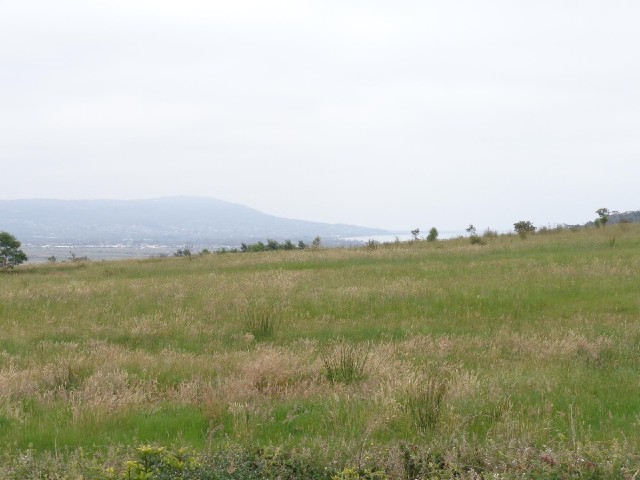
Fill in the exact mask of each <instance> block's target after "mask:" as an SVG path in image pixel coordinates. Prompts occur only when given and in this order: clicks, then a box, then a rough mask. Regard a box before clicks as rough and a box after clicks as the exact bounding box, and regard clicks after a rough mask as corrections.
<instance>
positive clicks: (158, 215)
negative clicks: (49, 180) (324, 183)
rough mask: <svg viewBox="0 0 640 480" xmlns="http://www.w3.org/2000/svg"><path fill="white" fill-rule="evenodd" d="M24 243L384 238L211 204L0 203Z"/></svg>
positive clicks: (0, 214) (3, 226)
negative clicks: (317, 236) (367, 236)
mask: <svg viewBox="0 0 640 480" xmlns="http://www.w3.org/2000/svg"><path fill="white" fill-rule="evenodd" d="M2 230H5V231H8V232H10V233H12V234H13V235H15V236H16V237H18V238H19V239H20V240H21V241H22V242H27V243H34V244H43V243H48V242H73V243H100V242H128V243H143V242H170V243H175V242H194V243H201V242H213V243H226V244H233V243H237V244H239V243H240V242H247V241H253V240H257V239H261V240H264V239H267V238H273V239H275V240H281V239H291V240H299V239H302V240H306V239H310V238H313V237H315V236H316V235H320V236H321V237H322V238H323V239H327V240H329V239H332V238H333V239H337V238H344V237H351V236H366V235H384V234H388V233H389V232H388V231H386V230H380V229H375V228H366V227H359V226H355V225H344V224H327V223H318V222H309V221H304V220H291V219H286V218H281V217H276V216H273V215H268V214H266V213H263V212H260V211H258V210H255V209H253V208H249V207H247V206H244V205H239V204H235V203H230V202H225V201H222V200H217V199H215V198H199V197H166V198H155V199H147V200H0V231H2Z"/></svg>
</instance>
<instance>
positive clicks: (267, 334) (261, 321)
mask: <svg viewBox="0 0 640 480" xmlns="http://www.w3.org/2000/svg"><path fill="white" fill-rule="evenodd" d="M279 314H280V309H279V308H278V306H277V305H275V304H273V303H271V302H269V301H261V302H251V303H249V304H248V305H247V306H246V307H245V308H244V309H243V311H242V320H243V323H244V327H245V329H246V331H247V332H248V333H250V334H251V335H253V336H254V337H255V339H256V340H264V339H267V338H271V337H272V336H273V334H274V332H275V329H276V325H277V323H278V316H279Z"/></svg>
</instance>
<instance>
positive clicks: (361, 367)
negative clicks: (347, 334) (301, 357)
mask: <svg viewBox="0 0 640 480" xmlns="http://www.w3.org/2000/svg"><path fill="white" fill-rule="evenodd" d="M370 350H371V344H370V343H366V344H364V345H358V344H355V343H349V342H346V341H344V340H341V341H339V342H337V343H336V344H334V345H333V346H332V348H330V349H329V351H328V352H326V353H325V355H324V357H323V359H322V361H323V363H324V369H325V377H326V378H327V380H329V381H330V382H332V383H347V384H348V383H353V382H355V381H357V380H360V379H362V378H364V376H365V365H366V364H367V360H368V358H369V352H370Z"/></svg>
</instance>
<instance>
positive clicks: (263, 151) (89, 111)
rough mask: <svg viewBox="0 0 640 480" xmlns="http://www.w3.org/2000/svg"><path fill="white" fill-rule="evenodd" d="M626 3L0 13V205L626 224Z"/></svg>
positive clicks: (639, 94)
mask: <svg viewBox="0 0 640 480" xmlns="http://www.w3.org/2000/svg"><path fill="white" fill-rule="evenodd" d="M638 18H640V4H639V3H636V2H632V1H630V0H629V1H615V2H601V1H594V0H588V1H584V2H580V3H573V2H572V3H568V2H549V1H540V2H535V3H514V2H507V1H504V0H503V1H497V0H490V1H488V2H473V1H471V0H463V1H461V2H455V3H454V2H445V1H442V0H440V1H433V0H432V1H426V2H416V1H407V2H402V3H400V4H397V3H396V4H393V5H392V4H387V3H384V2H364V1H354V2H349V3H347V4H345V3H344V2H336V1H326V2H317V1H310V2H296V1H277V0H276V1H274V2H268V3H265V2H259V1H257V0H252V1H239V2H219V1H206V2H205V1H197V0H186V1H184V2H180V3H179V4H177V3H175V2H170V1H163V0H158V1H154V2H150V1H148V0H131V1H127V2H124V1H120V0H116V1H113V2H108V3H93V2H92V3H88V2H81V1H79V0H61V1H60V2H55V3H52V2H46V1H44V0H25V1H24V2H9V3H6V4H4V5H2V6H1V7H0V130H1V131H2V132H3V134H2V137H1V138H0V164H1V165H2V167H3V179H4V180H5V181H4V182H3V188H2V189H1V190H0V199H7V200H9V199H27V198H51V199H71V200H73V199H99V198H102V199H114V200H123V199H145V198H157V197H170V196H197V197H212V198H217V199H220V200H224V201H227V202H231V203H237V204H241V205H246V206H249V207H251V208H254V209H257V210H260V211H262V212H265V213H268V214H271V215H275V216H279V217H284V218H292V219H301V220H308V221H316V222H325V223H334V224H335V223H343V224H351V225H360V226H366V227H378V228H384V229H388V230H393V231H404V230H408V229H411V228H415V227H420V228H421V229H426V228H429V227H431V226H436V227H437V228H438V229H439V230H442V231H445V230H452V231H453V230H460V229H464V228H465V227H466V226H467V225H469V224H470V223H472V224H474V225H476V227H478V228H479V229H484V228H486V227H491V228H495V229H509V228H511V227H512V226H513V223H514V222H515V221H518V220H523V219H526V220H531V221H532V222H533V223H534V224H536V225H548V224H549V225H554V224H556V223H575V224H579V223H584V222H586V221H589V220H592V219H593V218H595V217H596V214H595V210H596V209H597V208H600V207H607V208H609V209H611V210H619V211H627V210H637V209H639V208H640V205H638V204H637V200H636V194H634V193H633V192H635V191H637V183H638V178H640V136H638V134H637V127H638V125H640V91H639V90H638V88H637V85H639V84H640V62H639V61H638V60H640V52H639V51H638V48H637V45H639V44H640V29H638V28H637V19H638Z"/></svg>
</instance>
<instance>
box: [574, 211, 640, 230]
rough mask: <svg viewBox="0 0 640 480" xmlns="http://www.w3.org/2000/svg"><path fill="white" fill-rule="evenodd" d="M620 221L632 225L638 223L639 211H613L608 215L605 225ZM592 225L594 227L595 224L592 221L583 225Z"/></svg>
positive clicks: (639, 218) (639, 219)
mask: <svg viewBox="0 0 640 480" xmlns="http://www.w3.org/2000/svg"><path fill="white" fill-rule="evenodd" d="M622 221H625V222H632V223H637V222H640V210H634V211H631V212H617V211H613V212H611V214H610V215H609V220H608V221H607V224H609V225H611V224H614V223H620V222H622ZM593 225H595V222H593V221H591V222H587V223H585V226H593Z"/></svg>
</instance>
